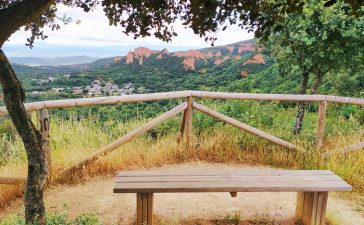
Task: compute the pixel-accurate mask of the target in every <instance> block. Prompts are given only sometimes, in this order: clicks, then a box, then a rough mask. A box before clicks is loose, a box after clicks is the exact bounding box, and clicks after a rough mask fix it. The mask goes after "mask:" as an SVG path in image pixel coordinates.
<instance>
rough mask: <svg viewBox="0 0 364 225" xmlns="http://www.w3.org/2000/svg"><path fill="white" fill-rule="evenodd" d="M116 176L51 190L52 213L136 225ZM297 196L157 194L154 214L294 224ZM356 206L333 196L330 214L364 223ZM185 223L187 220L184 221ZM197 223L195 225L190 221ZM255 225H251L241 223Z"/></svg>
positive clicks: (131, 201)
mask: <svg viewBox="0 0 364 225" xmlns="http://www.w3.org/2000/svg"><path fill="white" fill-rule="evenodd" d="M234 167H235V168H237V167H242V166H238V165H228V164H217V163H202V162H193V163H185V164H180V165H173V166H165V167H160V168H155V170H184V171H188V170H189V169H196V168H197V169H201V170H208V169H212V168H214V169H216V168H234ZM114 182H115V178H114V177H107V178H103V179H101V178H97V179H93V180H91V181H87V182H85V183H84V184H78V185H72V186H70V185H66V186H58V187H55V188H53V189H49V190H47V192H46V195H45V201H46V207H47V210H48V212H55V211H61V210H64V205H66V207H67V208H68V211H69V213H70V215H71V217H76V216H77V215H79V214H81V213H83V212H90V211H91V212H92V211H94V212H97V213H98V214H99V216H100V219H101V221H102V224H119V225H124V224H125V225H127V224H132V223H133V221H134V219H135V211H136V196H135V194H114V193H113V192H112V190H113V186H114ZM295 202H296V193H238V197H236V198H232V197H230V194H229V193H178V194H173V193H172V194H169V193H168V194H155V200H154V205H155V215H156V217H157V218H158V220H159V221H163V222H164V223H165V224H219V223H217V222H218V221H217V222H216V221H215V223H211V222H209V221H211V220H216V219H218V218H223V217H224V216H226V215H227V214H229V215H234V214H239V215H240V218H242V219H244V220H246V221H250V220H256V219H257V217H259V216H260V215H265V216H266V217H269V218H271V219H274V220H276V221H282V222H280V223H278V224H286V225H288V224H294V222H292V221H293V220H292V218H293V216H294V213H295ZM19 205H20V204H19V202H16V203H14V204H13V206H12V207H10V208H9V209H8V210H6V212H0V218H2V217H4V216H5V215H6V214H7V213H15V212H19V213H20V212H21V211H22V207H21V206H19ZM356 205H357V204H356V203H355V202H350V201H349V200H343V199H340V198H337V197H335V196H330V198H329V203H328V215H329V217H330V218H334V219H335V221H336V222H337V223H338V224H342V225H364V217H363V216H362V214H361V213H360V212H358V211H357V210H355V208H356ZM182 221H183V222H182ZM191 221H193V222H191ZM242 224H251V223H248V222H247V223H242Z"/></svg>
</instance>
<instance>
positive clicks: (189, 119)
mask: <svg viewBox="0 0 364 225" xmlns="http://www.w3.org/2000/svg"><path fill="white" fill-rule="evenodd" d="M187 104H188V107H187V109H186V118H185V120H186V121H185V122H186V126H185V132H186V140H187V146H188V147H191V146H192V104H193V100H192V96H188V97H187Z"/></svg>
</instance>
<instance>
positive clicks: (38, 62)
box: [9, 56, 100, 66]
mask: <svg viewBox="0 0 364 225" xmlns="http://www.w3.org/2000/svg"><path fill="white" fill-rule="evenodd" d="M97 59H100V58H96V57H90V56H68V57H59V58H38V57H12V58H10V59H9V60H10V62H12V63H16V64H21V65H25V66H60V65H74V64H85V63H92V62H94V61H96V60H97Z"/></svg>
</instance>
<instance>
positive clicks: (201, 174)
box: [114, 169, 352, 193]
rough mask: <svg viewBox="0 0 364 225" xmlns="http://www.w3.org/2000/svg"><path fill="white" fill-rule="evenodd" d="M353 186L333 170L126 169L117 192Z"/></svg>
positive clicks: (299, 189) (313, 189)
mask: <svg viewBox="0 0 364 225" xmlns="http://www.w3.org/2000/svg"><path fill="white" fill-rule="evenodd" d="M351 189H352V187H351V186H350V185H349V184H347V183H346V182H345V181H343V180H342V179H341V178H340V177H338V176H337V175H335V174H334V173H333V172H331V171H329V170H272V169H234V170H231V169H230V170H227V169H225V170H216V171H215V170H206V171H201V170H200V171H198V170H197V171H188V172H187V171H123V172H120V173H119V175H118V177H117V179H116V184H115V187H114V192H115V193H167V192H320V191H323V192H326V191H350V190H351Z"/></svg>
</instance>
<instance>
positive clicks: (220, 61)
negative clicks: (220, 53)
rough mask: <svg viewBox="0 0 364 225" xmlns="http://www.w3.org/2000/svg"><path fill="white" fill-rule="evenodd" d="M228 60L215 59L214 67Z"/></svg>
mask: <svg viewBox="0 0 364 225" xmlns="http://www.w3.org/2000/svg"><path fill="white" fill-rule="evenodd" d="M228 59H230V56H228V55H227V56H224V57H222V58H221V59H216V61H215V62H214V64H215V65H220V64H221V63H223V62H225V61H226V60H228Z"/></svg>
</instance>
